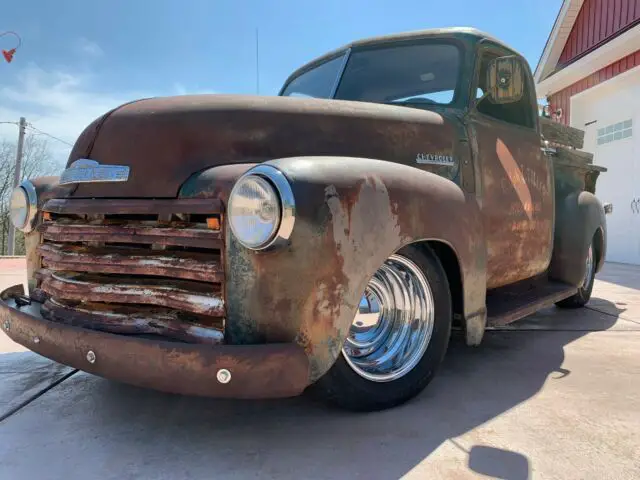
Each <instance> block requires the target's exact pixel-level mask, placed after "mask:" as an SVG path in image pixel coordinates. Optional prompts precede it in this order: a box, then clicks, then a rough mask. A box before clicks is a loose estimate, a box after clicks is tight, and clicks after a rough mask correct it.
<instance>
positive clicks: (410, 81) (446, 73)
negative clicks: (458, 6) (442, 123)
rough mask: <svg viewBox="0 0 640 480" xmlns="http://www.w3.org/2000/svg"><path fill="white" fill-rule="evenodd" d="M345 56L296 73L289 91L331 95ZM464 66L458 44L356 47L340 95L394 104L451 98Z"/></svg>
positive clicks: (439, 102)
mask: <svg viewBox="0 0 640 480" xmlns="http://www.w3.org/2000/svg"><path fill="white" fill-rule="evenodd" d="M342 59H343V57H342V56H341V57H337V58H334V59H332V60H330V61H328V62H326V63H324V64H322V65H320V66H318V67H316V68H314V69H312V70H309V71H307V72H305V73H303V74H302V75H300V76H299V77H297V78H295V79H294V80H293V81H292V82H291V83H290V84H289V85H287V88H286V89H285V91H284V92H283V95H285V96H306V97H316V98H329V97H330V96H331V92H332V90H333V88H334V84H335V81H336V78H337V76H338V75H339V72H340V66H341V65H342ZM459 70H460V52H459V49H458V47H456V46H454V45H452V44H448V43H435V42H433V41H429V42H424V43H420V44H415V43H413V44H411V45H392V46H385V47H375V48H367V49H365V50H354V51H353V52H352V53H351V55H350V56H349V60H348V62H347V65H346V67H345V70H344V73H343V75H342V79H341V80H340V84H339V87H338V90H337V91H336V93H335V98H337V99H341V100H357V101H362V102H375V103H393V104H411V105H415V104H426V105H428V104H436V105H448V104H450V103H451V102H452V101H453V99H454V97H455V92H456V86H457V83H458V76H459Z"/></svg>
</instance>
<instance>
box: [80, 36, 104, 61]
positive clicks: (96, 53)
mask: <svg viewBox="0 0 640 480" xmlns="http://www.w3.org/2000/svg"><path fill="white" fill-rule="evenodd" d="M76 50H77V51H78V52H80V53H82V54H85V55H88V56H90V57H101V56H102V55H104V51H103V50H102V48H100V45H98V44H97V43H95V42H92V41H91V40H89V39H87V38H84V37H81V38H79V39H78V42H77V44H76Z"/></svg>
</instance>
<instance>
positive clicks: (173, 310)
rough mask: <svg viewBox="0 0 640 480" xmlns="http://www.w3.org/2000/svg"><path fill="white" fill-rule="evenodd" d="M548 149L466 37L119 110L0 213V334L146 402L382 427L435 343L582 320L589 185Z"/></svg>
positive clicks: (505, 74) (506, 67) (500, 64)
mask: <svg viewBox="0 0 640 480" xmlns="http://www.w3.org/2000/svg"><path fill="white" fill-rule="evenodd" d="M563 128H564V127H562V126H559V125H558V124H555V123H554V122H551V121H549V120H546V119H543V118H539V116H538V106H537V101H536V95H535V91H534V84H533V79H532V76H531V71H530V69H529V66H528V65H527V63H526V61H525V60H524V59H523V57H522V56H520V55H519V54H518V53H516V52H514V51H513V50H512V49H510V48H509V47H507V46H505V45H504V44H502V43H501V42H499V41H497V40H495V39H494V38H492V37H490V36H488V35H486V34H484V33H481V32H479V31H477V30H474V29H466V28H453V29H439V30H429V31H422V32H416V33H409V34H401V35H395V36H388V37H382V38H374V39H367V40H363V41H358V42H355V43H353V44H350V45H347V46H345V47H343V48H340V49H338V50H336V51H334V52H331V53H329V54H327V55H324V56H323V57H321V58H319V59H317V60H315V61H313V62H311V63H309V64H307V65H305V66H303V67H302V68H300V69H299V70H297V71H296V72H294V73H293V74H292V75H291V76H290V77H289V78H288V79H287V80H286V82H285V84H284V86H283V88H282V90H281V92H280V95H279V96H278V97H251V96H229V95H198V96H180V97H170V98H153V99H145V100H139V101H135V102H131V103H128V104H125V105H122V106H120V107H118V108H116V109H114V110H112V111H110V112H107V113H105V114H104V115H103V116H101V117H100V118H98V119H97V120H95V121H94V122H93V123H92V124H90V125H89V126H88V127H87V128H86V129H85V130H84V131H83V132H82V134H81V135H80V136H79V138H78V139H77V141H76V143H75V146H74V147H73V149H72V151H71V154H70V157H69V161H68V165H67V168H66V170H65V171H64V172H63V173H62V175H61V176H60V177H59V178H58V177H56V178H51V177H50V178H38V179H32V180H25V181H24V182H23V183H22V185H21V186H19V187H18V188H17V189H16V190H15V192H14V194H13V197H12V203H11V209H12V219H13V222H14V225H15V226H16V227H17V228H19V229H20V230H22V231H23V232H25V239H26V240H25V241H26V245H27V250H28V252H27V264H28V279H29V292H28V294H27V293H25V292H24V291H23V288H22V286H15V287H12V288H9V289H8V290H5V291H4V292H2V294H1V299H2V300H1V303H0V326H1V328H2V329H3V330H4V331H5V332H6V334H7V335H9V336H10V337H11V338H12V339H13V340H15V341H16V342H18V343H21V344H22V345H24V346H26V347H28V348H29V349H31V350H33V351H34V352H37V353H40V354H41V355H44V356H46V357H49V358H51V359H54V360H56V361H59V362H61V363H63V364H66V365H70V366H73V367H75V368H78V369H81V370H84V371H87V372H91V373H94V374H97V375H102V376H104V377H107V378H111V379H115V380H119V381H123V382H128V383H132V384H135V385H140V386H144V387H150V388H156V389H159V390H163V391H169V392H175V393H182V394H189V395H206V396H217V397H233V398H265V397H287V396H294V395H297V394H300V393H301V392H303V391H304V390H305V389H307V388H309V389H310V390H312V391H315V392H316V393H318V394H320V395H321V396H322V397H324V398H325V399H326V400H328V401H330V402H332V403H334V404H337V405H339V406H341V407H344V408H348V409H356V410H376V409H382V408H387V407H391V406H394V405H397V404H399V403H401V402H404V401H406V400H407V399H409V398H411V397H413V396H414V395H416V394H417V393H418V392H420V391H421V390H422V389H423V388H424V387H425V386H426V385H427V384H428V383H429V381H430V380H431V379H432V377H433V376H434V373H435V372H436V370H437V367H438V365H439V364H440V363H441V361H442V359H443V356H444V355H445V351H446V350H447V345H448V343H449V339H450V336H451V332H452V329H457V330H460V331H461V332H462V333H463V335H464V336H465V338H466V342H467V343H468V344H469V345H479V344H480V342H481V340H482V337H483V334H484V332H485V330H486V329H487V328H488V327H491V326H496V325H503V324H506V323H508V322H511V321H514V320H517V319H519V318H522V317H524V316H526V315H529V314H531V313H533V312H535V311H537V310H539V309H541V308H543V307H547V306H550V305H553V304H557V305H558V306H560V307H580V306H583V305H584V304H585V303H586V302H587V301H589V297H590V295H591V290H592V287H593V282H594V275H595V273H596V272H597V271H598V270H599V269H600V268H601V266H602V264H603V262H604V259H605V250H606V225H605V209H604V207H603V205H602V204H601V202H600V201H599V200H598V199H597V198H596V196H595V183H596V179H597V177H598V175H599V174H600V172H602V171H604V169H602V168H599V167H596V166H594V165H593V164H592V158H591V157H590V155H588V154H585V153H582V152H580V151H578V150H575V149H573V148H571V147H578V148H581V146H582V136H581V132H580V131H576V130H572V129H568V128H565V129H564V130H563ZM545 131H548V132H550V133H549V134H548V135H547V134H545ZM563 139H564V145H565V146H562V144H563ZM567 139H568V140H567ZM567 145H568V146H567Z"/></svg>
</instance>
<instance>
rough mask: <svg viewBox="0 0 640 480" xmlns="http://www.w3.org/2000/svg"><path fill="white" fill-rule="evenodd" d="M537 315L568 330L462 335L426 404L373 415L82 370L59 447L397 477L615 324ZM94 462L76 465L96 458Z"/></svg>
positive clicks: (509, 460)
mask: <svg viewBox="0 0 640 480" xmlns="http://www.w3.org/2000/svg"><path fill="white" fill-rule="evenodd" d="M600 301H604V300H600ZM613 308H615V306H614V307H613ZM618 310H619V309H618ZM619 311H620V310H619ZM536 317H538V318H537V319H538V320H539V321H540V322H542V324H543V325H549V328H550V329H551V328H553V327H552V323H553V322H554V319H555V320H558V321H560V323H561V326H558V327H557V329H555V330H549V329H548V330H540V331H522V330H526V327H525V328H523V329H522V330H519V329H518V328H516V329H514V330H507V331H491V332H488V333H487V336H486V339H485V341H484V343H483V345H482V346H481V347H479V348H468V347H466V346H465V345H464V343H463V341H462V338H461V337H460V336H459V335H454V337H453V338H452V342H451V345H450V349H449V352H448V354H447V357H446V359H445V362H444V364H443V366H442V368H441V370H440V372H439V374H438V375H437V376H436V378H435V379H434V381H433V382H432V383H431V385H429V387H428V388H427V389H426V390H425V391H424V392H423V393H422V394H421V395H420V396H418V397H417V398H416V399H415V400H414V401H412V402H410V403H408V404H406V405H404V406H401V407H399V408H396V409H393V410H388V411H384V412H378V413H371V414H353V413H347V412H342V411H338V410H334V409H330V408H328V407H325V406H324V405H322V404H319V403H317V402H315V401H313V400H311V399H310V398H309V397H307V396H304V397H300V398H295V399H288V400H275V401H227V400H211V399H203V398H187V397H180V396H175V395H168V394H159V393H157V392H153V391H147V390H143V389H139V388H135V387H130V386H127V385H123V384H119V383H115V382H110V381H106V380H103V379H99V378H97V377H93V376H90V375H85V374H77V375H75V376H73V377H72V378H71V379H69V380H67V381H66V382H64V383H63V384H62V385H60V386H59V387H57V389H58V390H64V392H62V393H59V395H63V397H64V401H63V402H60V404H61V406H60V407H59V408H61V409H62V410H61V411H58V412H56V413H55V414H56V416H57V418H61V419H64V422H65V424H66V426H65V428H66V429H73V431H75V433H74V434H73V435H72V437H73V438H70V439H67V440H65V439H62V440H61V441H62V442H66V441H68V442H69V448H70V449H74V448H76V447H75V445H77V444H78V442H80V444H81V445H82V446H83V448H82V451H84V452H99V457H100V459H101V461H100V462H98V464H96V467H97V468H99V466H100V465H102V464H103V463H104V462H106V463H104V465H107V464H108V465H110V467H108V468H109V470H110V471H111V472H114V470H112V469H113V468H114V467H115V468H116V469H121V468H125V467H126V466H127V465H128V466H129V470H123V471H122V472H121V473H123V474H124V472H125V471H126V472H127V473H129V474H130V473H131V470H130V469H131V468H133V469H134V470H133V472H135V471H139V472H140V474H143V475H144V473H143V472H144V470H138V469H143V468H144V465H150V464H153V468H154V471H162V472H163V477H166V478H187V477H190V476H194V477H201V476H206V477H207V478H220V477H224V476H237V477H240V478H247V477H249V476H251V477H253V476H254V475H257V474H258V472H259V473H260V475H264V476H273V477H277V478H304V477H309V478H353V477H364V478H368V479H375V478H398V477H400V476H402V475H403V474H406V473H407V472H409V471H410V470H411V469H412V468H414V467H415V466H416V465H417V464H419V463H420V462H421V461H422V460H423V459H425V458H426V457H427V456H428V455H429V454H430V453H432V452H433V451H434V450H436V449H437V448H438V447H439V446H440V445H441V444H443V443H444V442H446V441H448V440H449V439H453V440H451V441H452V443H453V444H454V445H457V444H456V443H455V437H457V436H459V435H462V434H464V433H465V432H468V431H469V430H472V429H474V428H475V427H477V426H479V425H481V424H483V423H485V422H487V421H489V420H491V419H493V418H496V417H498V416H500V415H501V414H503V413H504V412H506V411H508V410H510V409H512V408H513V407H515V406H517V405H518V404H520V403H522V402H524V401H526V400H527V399H529V398H531V397H532V396H533V395H535V394H536V393H537V392H538V391H539V390H540V389H541V388H542V386H543V384H544V383H545V382H546V381H547V380H548V379H550V380H551V381H554V382H555V381H557V382H561V381H562V379H563V378H564V377H566V376H567V375H571V372H569V371H567V370H565V369H563V368H562V364H563V362H564V359H565V355H564V347H565V346H566V345H568V344H569V343H571V342H573V341H575V340H577V339H579V338H580V337H582V336H583V335H586V334H587V333H588V331H598V330H607V329H609V328H610V327H611V326H612V325H614V323H615V322H616V320H617V319H616V317H615V316H613V315H602V314H597V313H594V312H590V311H588V310H580V311H572V312H571V311H569V312H567V311H560V310H557V309H555V308H552V309H548V310H546V311H543V312H541V313H540V314H538V315H536ZM534 320H536V318H535V317H534V318H532V319H530V321H531V322H532V321H534ZM538 328H539V327H538ZM83 411H84V412H89V413H88V414H86V415H82V414H79V412H83ZM458 447H459V446H458ZM466 454H468V459H467V461H465V464H467V465H468V466H469V468H471V469H473V470H476V471H478V472H479V473H485V474H488V475H492V476H498V477H503V478H516V479H526V478H529V475H530V468H531V466H530V465H529V462H528V460H527V456H526V452H510V451H506V450H499V449H492V448H487V447H483V446H474V447H473V448H471V449H470V451H468V452H466ZM92 455H93V454H88V455H87V456H86V458H87V459H86V460H82V459H79V458H74V462H75V463H76V464H77V463H78V462H84V461H87V462H93V461H95V460H91V459H90V458H94V457H93V456H92ZM116 465H117V466H116ZM134 465H135V467H134ZM185 469H186V470H187V471H185ZM504 469H506V470H507V471H505V472H501V470H504ZM96 471H100V470H99V469H98V470H96Z"/></svg>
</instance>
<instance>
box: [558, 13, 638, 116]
mask: <svg viewBox="0 0 640 480" xmlns="http://www.w3.org/2000/svg"><path fill="white" fill-rule="evenodd" d="M585 3H586V2H585ZM639 65H640V50H637V51H636V52H634V53H632V54H630V55H627V56H626V57H623V58H621V59H620V60H618V61H616V62H614V63H612V64H610V65H608V66H606V67H604V68H602V69H600V70H598V71H597V72H594V73H592V74H591V75H589V76H588V77H586V78H583V79H582V80H580V81H578V82H576V83H574V84H573V85H570V86H568V87H567V88H565V89H564V90H560V91H559V92H556V93H554V94H553V95H551V96H549V97H548V101H549V104H550V105H551V109H552V111H556V110H557V109H558V108H561V109H562V118H561V119H559V120H558V121H559V122H561V123H564V124H565V125H569V119H570V118H571V110H570V108H571V102H570V99H571V97H572V96H573V95H576V94H578V93H580V92H583V91H585V90H587V89H588V88H591V87H594V86H596V85H598V84H600V83H603V82H606V81H607V80H609V79H610V78H613V77H615V76H617V75H620V74H621V73H624V72H626V71H627V70H631V69H632V68H634V67H636V66H639Z"/></svg>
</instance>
